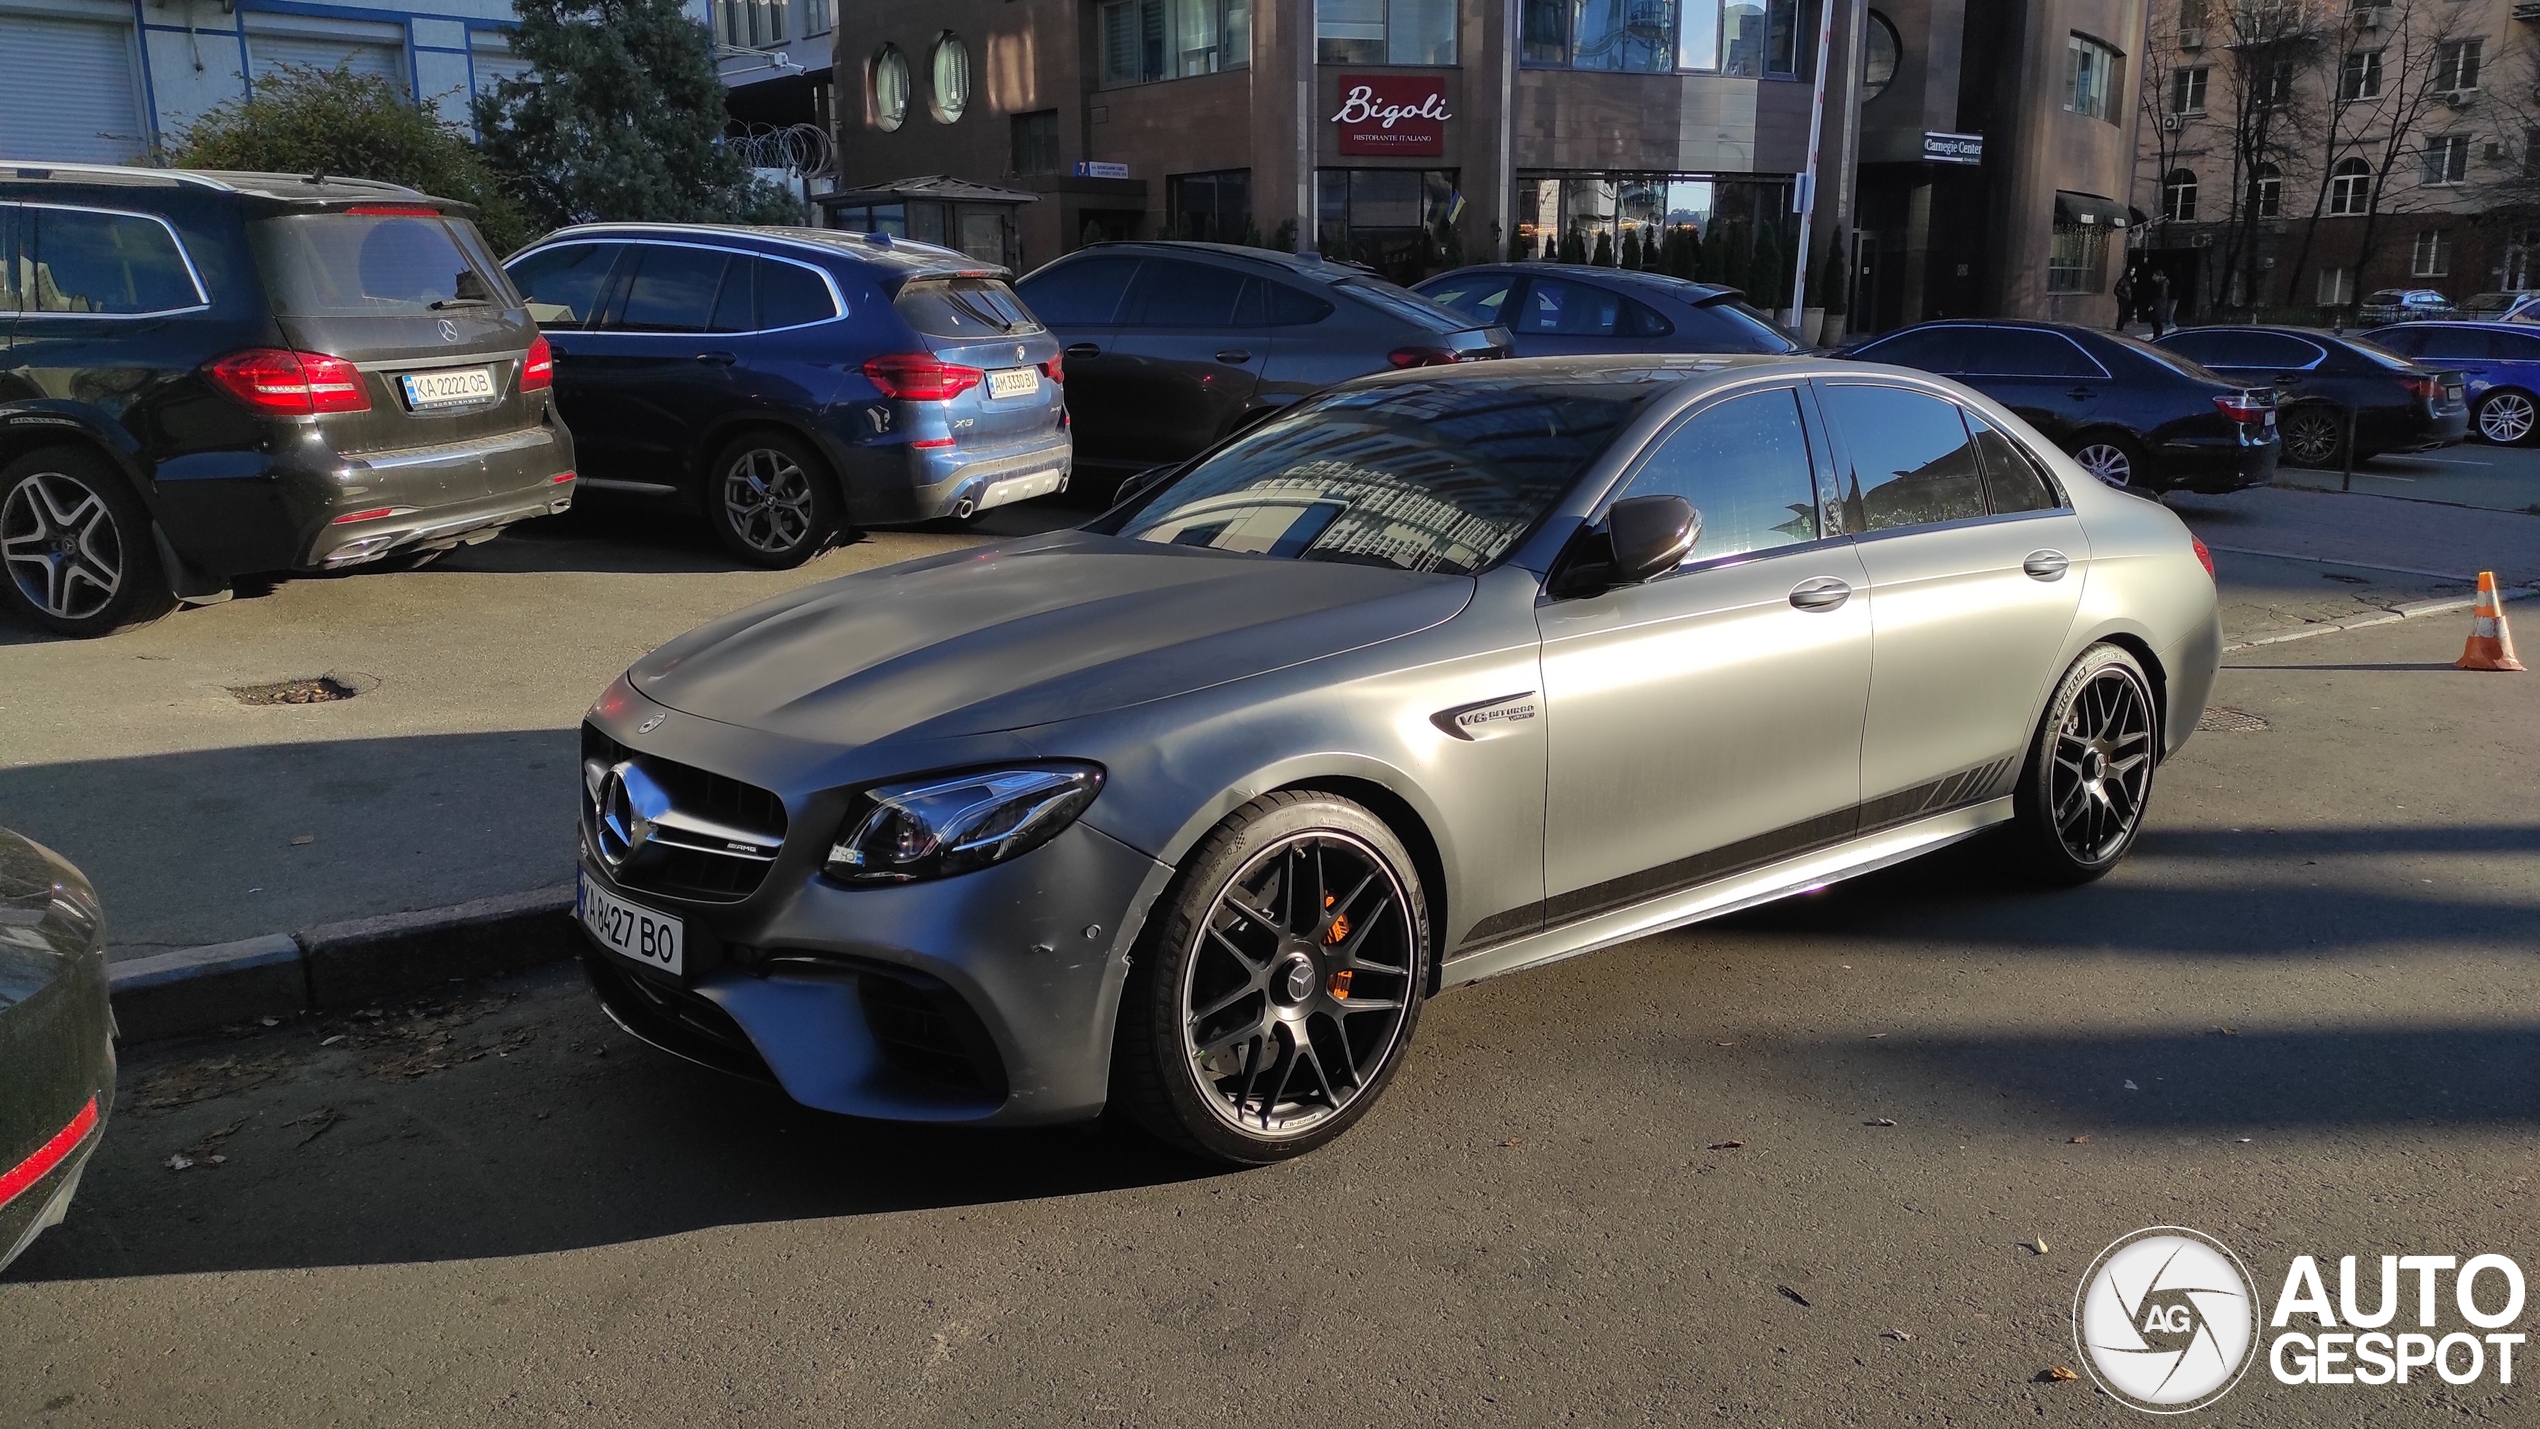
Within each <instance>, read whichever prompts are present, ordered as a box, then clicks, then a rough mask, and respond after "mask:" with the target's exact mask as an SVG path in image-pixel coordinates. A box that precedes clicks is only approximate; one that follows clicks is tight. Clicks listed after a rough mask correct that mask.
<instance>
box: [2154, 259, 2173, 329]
mask: <svg viewBox="0 0 2540 1429" xmlns="http://www.w3.org/2000/svg"><path fill="white" fill-rule="evenodd" d="M2177 318H2178V299H2177V298H2176V297H2175V296H2173V295H2172V294H2171V292H2170V275H2169V274H2168V273H2166V272H2164V271H2163V270H2161V269H2159V268H2155V269H2153V270H2152V340H2153V341H2154V342H2158V341H2160V340H2161V334H2162V333H2165V332H2167V331H2169V330H2170V328H2171V327H2172V326H2173V325H2174V324H2175V322H2176V321H2177Z"/></svg>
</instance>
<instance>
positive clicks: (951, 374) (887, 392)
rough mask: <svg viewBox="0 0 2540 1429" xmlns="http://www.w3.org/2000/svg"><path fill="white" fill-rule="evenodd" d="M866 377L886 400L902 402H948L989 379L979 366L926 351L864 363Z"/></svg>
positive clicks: (898, 354) (899, 354)
mask: <svg viewBox="0 0 2540 1429" xmlns="http://www.w3.org/2000/svg"><path fill="white" fill-rule="evenodd" d="M864 375H865V377H866V379H867V380H869V381H871V382H872V384H873V385H874V386H876V387H879V388H881V389H882V395H883V396H885V397H895V398H898V399H899V400H901V401H903V402H949V401H951V400H952V399H953V398H955V397H958V396H960V395H961V394H962V393H964V392H967V391H969V390H970V389H971V388H973V387H976V386H978V385H979V384H980V383H981V382H983V381H985V380H986V379H987V376H988V374H987V373H985V372H982V371H981V370H979V369H978V368H976V367H964V366H962V365H961V364H960V363H957V362H946V361H944V360H943V359H942V358H940V357H934V356H931V355H929V354H926V353H923V352H900V353H892V354H890V355H888V356H885V357H877V358H874V359H873V360H872V361H870V362H868V363H866V364H864Z"/></svg>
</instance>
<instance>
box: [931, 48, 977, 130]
mask: <svg viewBox="0 0 2540 1429" xmlns="http://www.w3.org/2000/svg"><path fill="white" fill-rule="evenodd" d="M927 70H928V72H929V74H930V76H931V78H932V80H933V86H932V87H933V93H932V94H931V95H930V96H929V97H928V99H927V105H928V107H929V108H930V109H931V110H932V111H933V113H934V116H935V122H936V123H938V124H950V123H952V122H953V121H954V120H956V119H959V118H960V117H961V114H962V111H963V110H965V109H968V108H969V107H970V47H969V46H968V45H965V44H963V43H962V42H961V40H960V38H959V37H958V36H955V35H954V34H953V33H952V32H950V31H946V32H944V33H943V34H941V35H938V36H936V37H935V50H934V53H933V55H932V56H930V58H929V60H928V63H927Z"/></svg>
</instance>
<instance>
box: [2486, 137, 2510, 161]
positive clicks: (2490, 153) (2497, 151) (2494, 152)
mask: <svg viewBox="0 0 2540 1429" xmlns="http://www.w3.org/2000/svg"><path fill="white" fill-rule="evenodd" d="M2504 157H2505V146H2504V145H2502V144H2499V143H2497V142H2496V141H2495V140H2493V139H2490V140H2488V141H2487V153H2486V159H2487V162H2489V163H2491V164H2493V163H2495V162H2497V161H2498V160H2500V159H2502V158H2504Z"/></svg>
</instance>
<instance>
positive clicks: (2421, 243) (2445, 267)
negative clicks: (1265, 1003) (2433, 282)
mask: <svg viewBox="0 0 2540 1429" xmlns="http://www.w3.org/2000/svg"><path fill="white" fill-rule="evenodd" d="M2408 271H2409V272H2410V273H2411V274H2413V275H2415V276H2416V277H2419V278H2443V277H2449V276H2450V275H2451V272H2452V235H2451V234H2449V233H2446V232H2444V231H2443V230H2442V229H2439V228H2423V229H2419V230H2417V241H2416V245H2415V249H2414V251H2413V253H2412V255H2411V257H2410V261H2409V265H2408Z"/></svg>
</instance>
